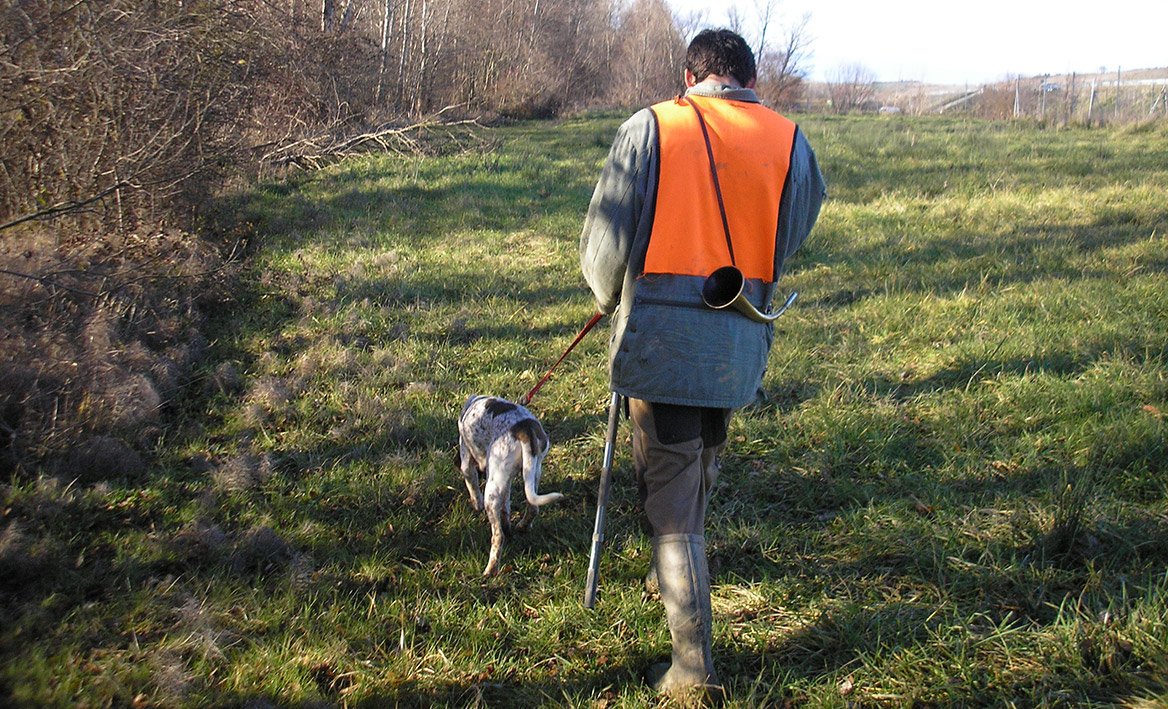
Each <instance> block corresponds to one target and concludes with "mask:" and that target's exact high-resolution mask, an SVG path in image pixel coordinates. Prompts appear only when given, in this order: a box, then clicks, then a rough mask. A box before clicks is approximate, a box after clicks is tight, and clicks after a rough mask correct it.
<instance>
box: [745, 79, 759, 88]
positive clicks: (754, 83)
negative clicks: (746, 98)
mask: <svg viewBox="0 0 1168 709" xmlns="http://www.w3.org/2000/svg"><path fill="white" fill-rule="evenodd" d="M755 86H758V77H757V76H756V77H754V78H753V79H751V80H750V81H748V82H746V86H743V87H742V88H744V89H751V90H754V87H755Z"/></svg>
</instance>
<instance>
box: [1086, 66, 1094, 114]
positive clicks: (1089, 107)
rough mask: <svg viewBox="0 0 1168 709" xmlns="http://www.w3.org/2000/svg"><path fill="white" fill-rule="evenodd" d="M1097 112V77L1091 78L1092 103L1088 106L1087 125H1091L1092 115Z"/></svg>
mask: <svg viewBox="0 0 1168 709" xmlns="http://www.w3.org/2000/svg"><path fill="white" fill-rule="evenodd" d="M1094 111H1095V77H1091V101H1090V103H1088V104H1087V125H1091V114H1092V113H1094Z"/></svg>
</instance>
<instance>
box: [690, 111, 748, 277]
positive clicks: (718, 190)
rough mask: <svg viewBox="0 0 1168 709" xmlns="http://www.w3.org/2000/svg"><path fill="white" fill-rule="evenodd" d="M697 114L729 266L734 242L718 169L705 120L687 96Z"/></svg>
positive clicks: (731, 262)
mask: <svg viewBox="0 0 1168 709" xmlns="http://www.w3.org/2000/svg"><path fill="white" fill-rule="evenodd" d="M683 98H684V99H685V101H686V103H688V104H689V105H690V107H692V108H693V110H694V113H696V114H698V123H699V124H700V125H701V127H702V137H703V138H705V139H706V155H707V156H708V157H709V158H710V175H711V176H712V177H713V178H714V193H715V194H716V195H718V211H719V212H721V214H722V230H723V231H725V233H726V248H727V249H728V250H729V251H730V264H731V265H735V266H736V265H737V264H735V263H734V242H733V241H731V240H730V222H729V221H728V220H727V219H726V203H725V202H724V201H723V200H722V186H721V185H720V184H718V168H717V166H716V165H715V164H714V147H713V146H712V145H711V144H710V132H709V131H708V130H707V129H706V119H705V118H704V117H702V112H701V111H699V110H698V105H697V104H696V103H694V101H693V99H691V98H690V97H688V96H684V97H683Z"/></svg>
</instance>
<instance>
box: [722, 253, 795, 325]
mask: <svg viewBox="0 0 1168 709" xmlns="http://www.w3.org/2000/svg"><path fill="white" fill-rule="evenodd" d="M745 285H746V278H745V277H744V276H743V275H742V271H740V270H738V267H737V266H723V267H721V268H719V269H718V270H717V271H714V272H713V273H711V274H710V275H709V276H707V277H706V282H705V283H704V284H702V300H704V301H705V302H706V305H708V306H710V307H711V308H714V309H715V310H721V309H723V308H727V307H733V308H734V309H735V310H737V311H738V312H740V313H742V314H743V315H745V316H746V317H748V318H750V319H751V320H753V321H755V322H761V323H768V322H774V321H775V320H777V319H778V317H779V316H780V315H782V314H783V313H784V312H786V310H787V308H789V307H791V303H794V302H795V298H796V297H797V296H798V295H799V293H798V291H793V292H792V293H791V295H790V296H788V297H787V302H786V303H783V307H781V308H779V309H778V310H777V311H776V312H773V313H765V314H764V313H760V312H759V310H758V308H756V307H754V303H751V302H750V301H749V300H747V298H746V296H745V295H744V294H743V293H742V289H743V287H744V286H745Z"/></svg>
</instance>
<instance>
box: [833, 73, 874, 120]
mask: <svg viewBox="0 0 1168 709" xmlns="http://www.w3.org/2000/svg"><path fill="white" fill-rule="evenodd" d="M875 94H876V75H875V74H874V73H872V70H871V69H869V68H868V67H866V66H864V65H863V64H844V65H842V66H840V67H838V68H837V69H836V70H835V71H834V72H832V75H831V78H829V79H828V81H827V95H828V99H829V100H830V102H831V108H832V110H833V111H835V112H836V113H847V112H849V111H855V110H860V109H863V108H865V107H866V106H867V105H868V103H869V102H870V101H871V100H872V98H873V97H874V96H875Z"/></svg>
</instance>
